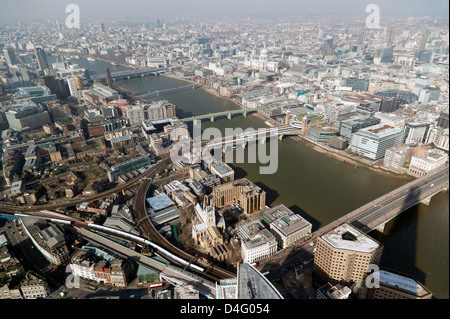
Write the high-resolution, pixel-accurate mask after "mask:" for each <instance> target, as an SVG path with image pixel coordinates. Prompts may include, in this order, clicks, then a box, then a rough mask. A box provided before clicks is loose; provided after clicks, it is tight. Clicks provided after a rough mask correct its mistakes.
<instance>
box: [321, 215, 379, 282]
mask: <svg viewBox="0 0 450 319" xmlns="http://www.w3.org/2000/svg"><path fill="white" fill-rule="evenodd" d="M382 251H383V246H382V245H381V244H380V243H379V242H377V241H375V240H374V239H372V238H370V237H369V236H367V235H366V234H364V233H362V232H360V231H359V230H357V229H356V228H354V227H353V226H350V225H349V224H342V225H341V226H339V227H337V228H335V229H333V230H331V231H329V232H328V233H326V234H325V235H322V236H320V237H318V239H317V244H316V252H315V255H314V272H315V273H316V274H317V275H318V277H319V278H321V279H322V280H323V281H325V282H330V283H332V284H338V283H339V284H343V285H349V284H350V285H351V284H353V283H358V282H361V280H363V279H364V278H365V277H366V275H367V271H368V268H369V265H371V264H375V265H378V264H379V262H380V259H381V254H382Z"/></svg>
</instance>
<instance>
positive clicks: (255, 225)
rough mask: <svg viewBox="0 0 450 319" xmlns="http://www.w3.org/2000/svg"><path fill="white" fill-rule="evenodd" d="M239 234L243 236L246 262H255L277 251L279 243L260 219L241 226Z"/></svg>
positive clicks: (242, 252)
mask: <svg viewBox="0 0 450 319" xmlns="http://www.w3.org/2000/svg"><path fill="white" fill-rule="evenodd" d="M238 234H239V237H240V238H241V257H242V259H243V260H244V262H247V263H254V262H257V261H259V260H261V259H265V258H268V257H270V256H272V255H273V254H275V253H276V252H277V246H278V243H277V240H276V238H275V236H274V235H273V234H272V233H271V232H270V231H269V230H268V229H266V228H265V227H264V225H263V224H261V222H260V221H258V220H255V221H252V222H249V223H246V224H244V225H241V226H239V228H238Z"/></svg>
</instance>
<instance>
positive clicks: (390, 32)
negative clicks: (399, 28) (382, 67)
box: [384, 29, 395, 45]
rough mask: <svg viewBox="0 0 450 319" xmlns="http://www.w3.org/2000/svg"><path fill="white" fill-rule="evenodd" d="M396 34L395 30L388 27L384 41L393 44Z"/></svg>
mask: <svg viewBox="0 0 450 319" xmlns="http://www.w3.org/2000/svg"><path fill="white" fill-rule="evenodd" d="M394 35H395V31H394V30H392V29H387V30H386V37H385V39H384V42H385V43H387V44H389V45H392V44H393V43H394Z"/></svg>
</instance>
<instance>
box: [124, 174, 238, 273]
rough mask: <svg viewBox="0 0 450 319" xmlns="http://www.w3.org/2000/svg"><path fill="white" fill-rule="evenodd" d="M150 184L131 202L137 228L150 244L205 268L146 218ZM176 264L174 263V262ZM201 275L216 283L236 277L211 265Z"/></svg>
mask: <svg viewBox="0 0 450 319" xmlns="http://www.w3.org/2000/svg"><path fill="white" fill-rule="evenodd" d="M151 184H152V180H145V181H144V182H143V183H142V184H141V185H140V186H139V189H138V190H137V192H136V194H135V196H134V200H133V213H134V218H135V220H136V221H137V224H138V225H137V226H138V227H139V229H140V230H141V232H142V235H143V236H144V237H147V238H148V239H149V240H151V241H152V242H154V243H156V244H158V245H160V246H161V247H163V248H164V249H167V250H168V251H170V252H171V253H172V254H174V255H176V256H178V257H180V258H182V259H184V260H187V261H189V262H191V263H192V264H194V265H198V266H200V267H205V263H204V262H203V261H199V260H197V258H196V257H194V256H191V255H190V254H188V253H187V252H185V251H183V250H181V249H179V248H178V247H176V246H174V245H173V244H172V243H170V242H169V241H168V240H167V239H166V238H164V236H162V235H161V234H160V233H159V232H158V231H157V230H156V228H155V226H154V225H153V224H152V223H151V221H150V220H149V218H147V210H146V206H145V199H146V195H147V192H148V190H149V188H150V186H151ZM175 263H176V262H175ZM203 275H205V276H208V277H209V278H210V279H212V280H215V281H218V280H219V279H224V278H233V277H235V276H236V275H235V274H234V273H232V272H230V271H227V270H225V269H222V268H219V267H217V266H215V265H213V264H209V265H208V266H207V268H206V271H205V273H203Z"/></svg>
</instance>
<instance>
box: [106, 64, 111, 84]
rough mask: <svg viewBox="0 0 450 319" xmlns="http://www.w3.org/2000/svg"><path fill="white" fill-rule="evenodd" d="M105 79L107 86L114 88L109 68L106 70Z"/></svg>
mask: <svg viewBox="0 0 450 319" xmlns="http://www.w3.org/2000/svg"><path fill="white" fill-rule="evenodd" d="M105 77H106V85H107V86H109V87H110V88H112V78H111V71H110V70H109V68H105Z"/></svg>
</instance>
